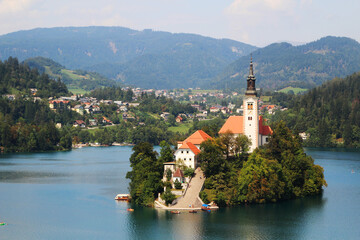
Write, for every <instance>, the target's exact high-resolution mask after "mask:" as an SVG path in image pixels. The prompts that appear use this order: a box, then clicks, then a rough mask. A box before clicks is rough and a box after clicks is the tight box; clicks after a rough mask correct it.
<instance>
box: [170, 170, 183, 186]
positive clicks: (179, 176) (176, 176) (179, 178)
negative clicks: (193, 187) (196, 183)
mask: <svg viewBox="0 0 360 240" xmlns="http://www.w3.org/2000/svg"><path fill="white" fill-rule="evenodd" d="M176 181H179V182H180V183H184V182H185V177H184V173H183V171H181V169H180V168H178V169H176V171H175V173H174V174H173V182H176Z"/></svg>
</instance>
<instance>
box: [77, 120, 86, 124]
mask: <svg viewBox="0 0 360 240" xmlns="http://www.w3.org/2000/svg"><path fill="white" fill-rule="evenodd" d="M75 123H77V124H85V122H84V121H83V120H76V121H75Z"/></svg>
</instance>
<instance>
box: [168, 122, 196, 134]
mask: <svg viewBox="0 0 360 240" xmlns="http://www.w3.org/2000/svg"><path fill="white" fill-rule="evenodd" d="M191 126H192V123H181V124H179V125H177V126H174V127H169V131H172V132H179V133H187V132H188V131H189V129H190V128H191Z"/></svg>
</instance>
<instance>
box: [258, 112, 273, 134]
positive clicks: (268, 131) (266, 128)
mask: <svg viewBox="0 0 360 240" xmlns="http://www.w3.org/2000/svg"><path fill="white" fill-rule="evenodd" d="M263 121H264V119H263V117H262V116H260V117H259V133H260V134H261V135H272V134H273V130H272V129H271V127H270V126H266V125H264V124H263Z"/></svg>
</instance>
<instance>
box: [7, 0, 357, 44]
mask: <svg viewBox="0 0 360 240" xmlns="http://www.w3.org/2000/svg"><path fill="white" fill-rule="evenodd" d="M359 13H360V1H359V0H341V1H340V0H101V1H100V0H0V34H5V33H9V32H14V31H18V30H25V29H32V28H37V27H57V26H94V25H97V26H123V27H129V28H132V29H136V30H142V29H145V28H150V29H153V30H161V31H169V32H184V33H196V34H201V35H204V36H210V37H215V38H230V39H234V40H238V41H241V42H245V43H249V44H253V45H256V46H259V47H262V46H265V45H268V44H270V43H273V42H278V41H289V42H292V43H304V42H310V41H314V40H317V39H319V38H321V37H324V36H328V35H332V36H345V37H350V38H353V39H355V40H357V41H358V42H360V26H359V25H360V24H359V23H360V14H359Z"/></svg>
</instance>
